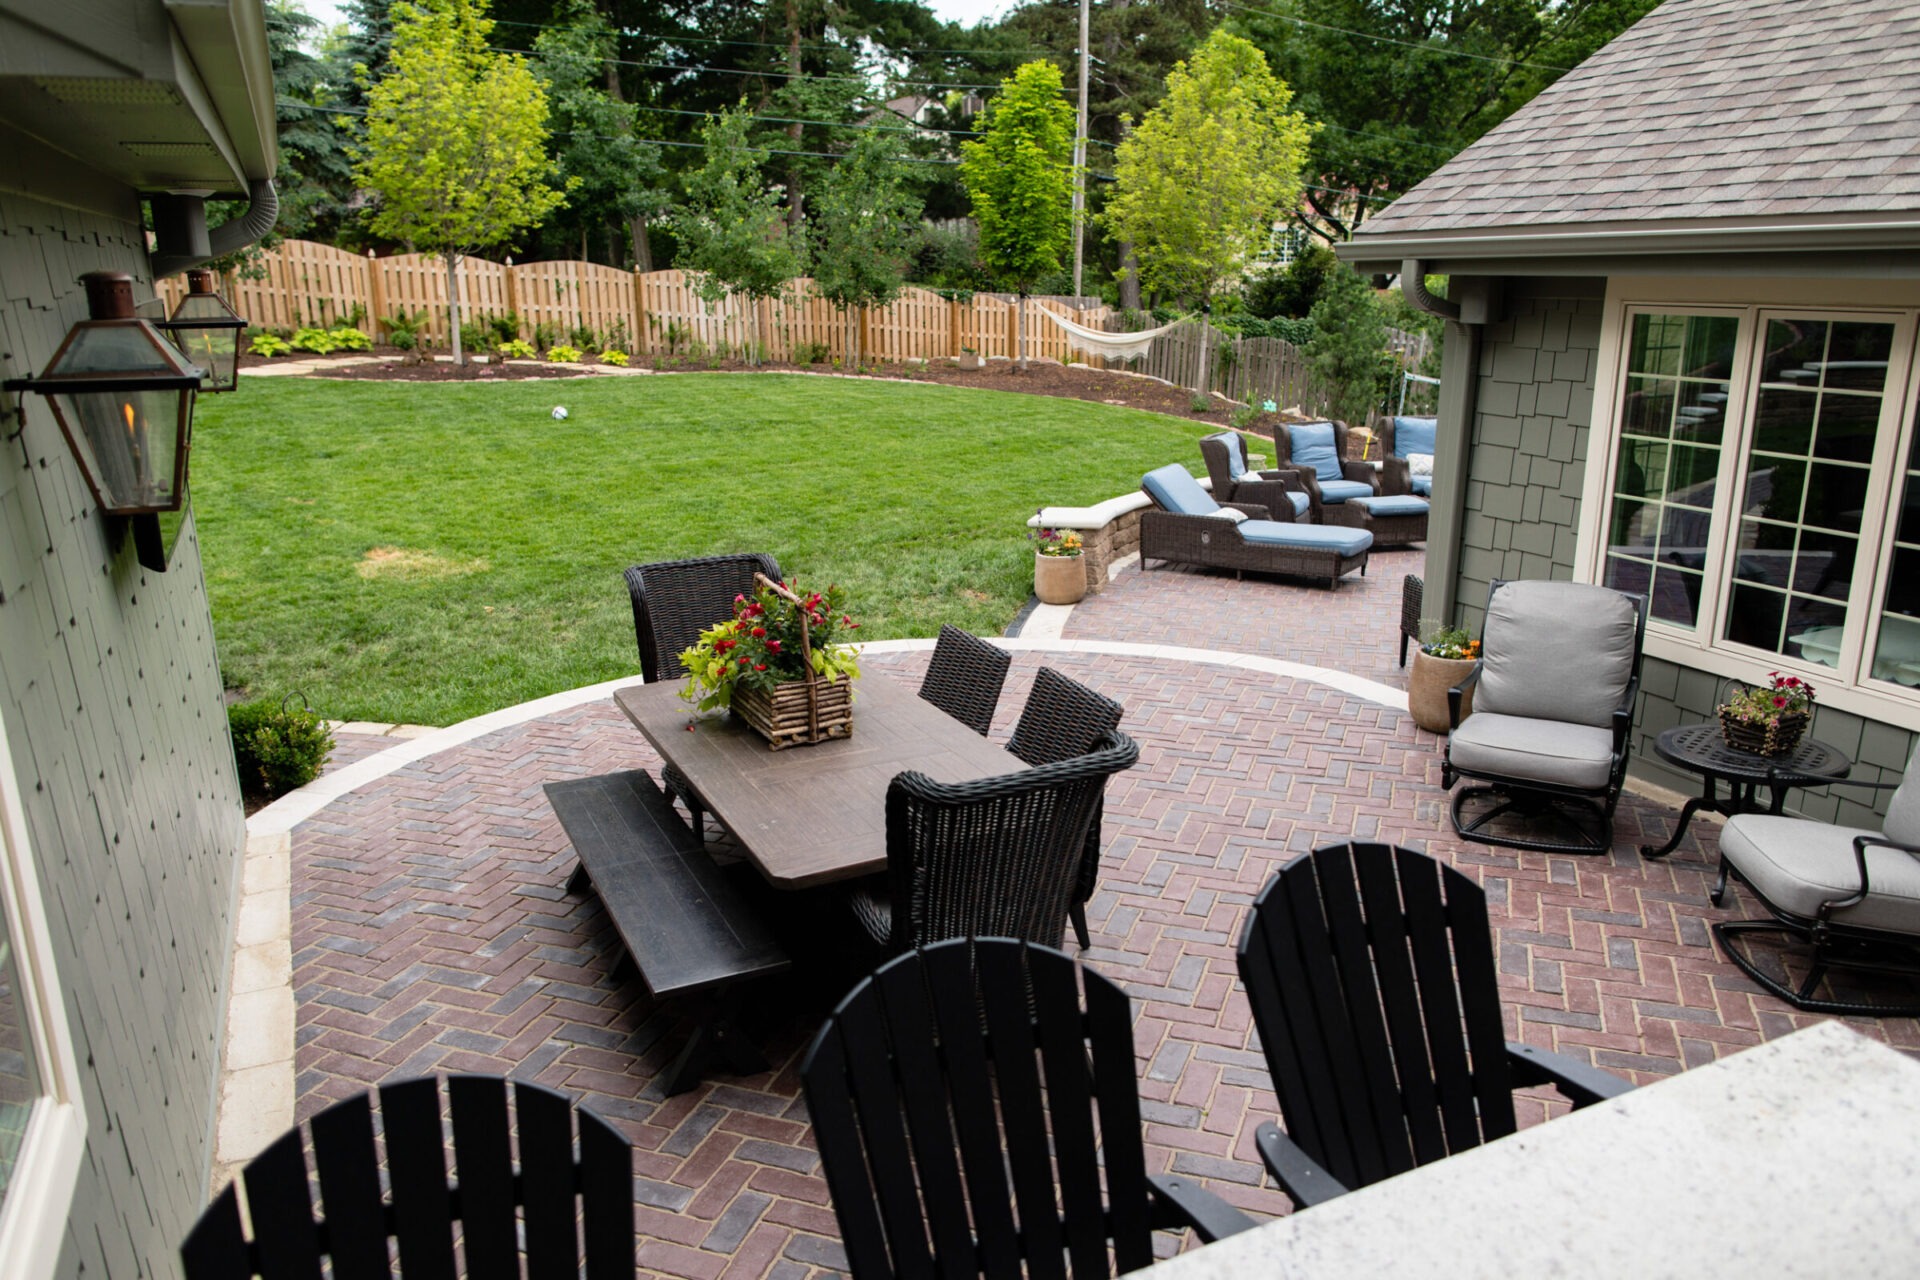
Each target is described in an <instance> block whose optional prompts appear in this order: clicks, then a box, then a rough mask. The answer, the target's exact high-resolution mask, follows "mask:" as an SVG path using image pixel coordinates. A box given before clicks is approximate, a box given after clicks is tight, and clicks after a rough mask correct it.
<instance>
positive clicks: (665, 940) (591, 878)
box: [546, 769, 792, 1094]
mask: <svg viewBox="0 0 1920 1280" xmlns="http://www.w3.org/2000/svg"><path fill="white" fill-rule="evenodd" d="M546 791H547V800H548V802H549V803H550V804H552V805H553V811H554V813H555V814H557V815H558V816H559V818H560V825H561V826H562V827H563V828H565V830H566V833H567V839H569V840H571V841H572V842H573V851H574V852H575V853H576V854H578V855H579V858H580V865H579V867H578V869H576V870H575V871H574V873H573V875H572V876H571V877H570V878H569V879H568V880H567V890H568V892H570V893H572V892H578V891H580V890H581V889H583V888H585V887H587V886H588V885H589V884H591V886H592V887H593V889H594V890H595V892H597V893H598V894H599V895H600V901H601V903H602V904H603V905H604V906H605V907H606V909H607V916H608V917H609V918H610V919H611V920H612V921H613V927H614V928H615V929H617V930H618V931H619V933H620V940H621V942H623V943H625V944H626V948H627V955H628V957H629V958H630V959H631V960H632V961H633V964H634V967H635V968H636V969H638V970H639V971H640V976H641V978H642V979H643V980H644V981H645V982H646V984H647V990H649V991H651V992H652V993H653V994H654V996H655V997H657V998H659V999H666V998H667V997H669V996H675V997H682V998H687V997H692V998H693V999H692V1001H690V1003H692V1004H693V1005H694V1007H696V1008H698V1009H699V1010H700V1012H699V1014H698V1015H697V1016H698V1018H699V1021H698V1025H696V1027H695V1028H694V1032H693V1036H692V1038H691V1039H689V1040H688V1041H687V1046H686V1048H684V1049H683V1050H681V1052H680V1056H679V1057H678V1058H676V1059H675V1060H674V1063H673V1065H672V1066H671V1067H669V1068H668V1069H667V1071H666V1074H665V1075H664V1076H662V1077H661V1087H662V1088H663V1089H664V1090H665V1091H666V1092H667V1093H670V1094H671V1093H681V1092H684V1091H685V1090H687V1089H691V1088H693V1087H694V1086H695V1085H696V1084H699V1083H700V1079H701V1077H702V1075H704V1074H705V1072H706V1069H707V1068H708V1067H709V1066H711V1065H713V1064H714V1063H715V1062H716V1061H717V1062H721V1063H724V1064H725V1065H726V1066H727V1067H728V1068H729V1069H730V1070H732V1071H734V1072H735V1073H737V1074H740V1075H752V1074H753V1073H755V1072H759V1071H765V1070H766V1069H767V1062H766V1059H765V1058H763V1057H762V1056H761V1055H760V1052H759V1050H757V1049H755V1048H754V1046H753V1044H752V1042H751V1041H749V1040H748V1039H747V1038H746V1037H745V1036H744V1035H742V1034H741V1033H740V1031H739V1030H738V1028H737V1027H736V1026H735V1025H734V1015H735V1012H736V1005H737V1000H736V997H735V993H734V990H733V988H734V986H735V984H737V983H739V982H742V981H744V980H746V979H749V978H758V977H763V976H765V975H767V974H773V973H779V972H780V971H781V970H783V969H785V968H787V967H788V965H790V964H791V963H792V961H791V960H789V959H788V957H787V953H786V951H785V950H784V949H782V947H781V946H780V944H779V942H778V941H776V940H775V938H774V936H773V933H772V931H771V930H769V929H768V928H767V927H766V925H765V923H764V922H763V921H762V920H761V919H760V917H759V916H758V914H757V913H755V911H754V910H753V908H752V907H751V906H750V905H749V904H748V903H747V901H746V900H745V899H744V898H743V897H742V896H741V895H740V893H739V892H738V891H737V890H736V889H735V888H734V887H733V885H732V884H731V883H729V882H728V880H727V877H726V874H725V873H724V872H723V871H721V869H720V868H719V867H718V866H716V865H714V862H713V859H712V858H710V857H709V856H708V855H707V852H706V849H705V847H704V845H703V842H702V841H701V839H700V837H699V836H697V835H695V834H694V832H693V830H692V829H691V828H690V827H688V826H687V824H686V823H685V822H684V821H682V820H681V818H680V815H679V814H678V813H676V812H675V811H674V809H673V805H672V802H671V801H669V800H668V799H667V797H666V796H665V795H664V794H663V793H662V792H661V790H660V788H659V786H658V785H657V784H656V783H655V782H654V780H653V779H652V778H650V777H649V776H647V774H646V772H645V771H644V770H641V769H635V770H632V771H630V772H627V773H609V774H603V775H601V776H600V777H597V778H576V779H573V780H571V781H568V782H550V783H548V784H547V787H546Z"/></svg>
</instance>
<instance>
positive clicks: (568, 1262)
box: [180, 1076, 634, 1280]
mask: <svg viewBox="0 0 1920 1280" xmlns="http://www.w3.org/2000/svg"><path fill="white" fill-rule="evenodd" d="M372 1098H373V1095H371V1094H363V1095H361V1096H360V1097H357V1098H349V1099H348V1100H347V1101H345V1102H340V1103H336V1104H334V1105H333V1106H331V1107H328V1108H327V1109H326V1110H325V1111H322V1112H321V1113H320V1114H319V1115H317V1116H315V1117H314V1118H313V1119H312V1120H311V1121H310V1122H309V1123H308V1125H307V1126H306V1128H307V1130H308V1131H309V1132H310V1135H311V1138H312V1142H313V1166H314V1167H313V1172H314V1173H316V1174H317V1175H318V1178H319V1188H320V1203H319V1204H317V1205H316V1204H315V1203H314V1202H313V1199H312V1196H311V1194H310V1190H309V1181H310V1178H309V1171H308V1168H307V1161H306V1157H305V1155H304V1153H303V1151H302V1146H303V1140H304V1139H305V1138H306V1137H307V1136H308V1134H307V1133H303V1132H302V1126H300V1125H295V1126H294V1127H293V1128H292V1129H290V1130H288V1131H287V1133H286V1134H285V1135H284V1136H283V1137H281V1138H280V1139H279V1140H278V1141H276V1142H275V1143H274V1144H273V1145H272V1146H270V1147H268V1148H267V1149H266V1150H265V1151H263V1152H261V1153H260V1154H259V1155H258V1156H256V1157H254V1159H253V1161H252V1162H251V1163H249V1164H248V1165H247V1167H246V1170H245V1171H244V1173H243V1174H242V1175H241V1177H242V1179H243V1180H244V1181H245V1183H246V1187H247V1219H248V1223H247V1226H246V1227H243V1226H242V1223H241V1214H240V1207H239V1201H238V1197H237V1196H236V1195H235V1191H234V1188H233V1187H232V1186H229V1187H228V1188H227V1189H226V1190H225V1191H222V1192H221V1193H220V1195H219V1197H218V1198H217V1199H215V1200H214V1202H213V1204H212V1205H211V1206H209V1208H208V1209H207V1211H206V1212H205V1213H204V1214H202V1215H201V1217H200V1221H199V1222H198V1223H197V1224H196V1225H195V1226H194V1228H193V1230H192V1232H191V1233H189V1234H188V1236H187V1240H186V1243H185V1244H184V1245H183V1246H181V1249H180V1259H181V1262H182V1263H183V1264H184V1267H185V1272H186V1280H247V1278H248V1277H251V1276H261V1277H263V1280H318V1277H319V1276H320V1275H321V1266H322V1263H323V1262H324V1263H325V1264H326V1266H327V1268H328V1271H327V1274H329V1275H330V1276H332V1277H333V1280H374V1278H375V1277H379V1278H381V1280H385V1278H386V1277H389V1276H392V1275H394V1274H396V1273H395V1272H394V1270H393V1268H392V1265H391V1263H390V1260H389V1259H390V1253H389V1244H390V1242H394V1243H397V1244H398V1246H399V1260H400V1267H399V1272H398V1274H399V1275H401V1276H404V1277H407V1278H408V1280H441V1278H444V1280H453V1276H454V1275H455V1269H456V1262H457V1259H456V1255H455V1252H454V1237H455V1235H456V1234H458V1235H459V1236H461V1237H462V1238H463V1244H462V1246H461V1250H460V1253H461V1255H462V1256H464V1259H465V1263H466V1274H467V1276H469V1277H470V1278H471V1280H518V1277H519V1276H520V1275H521V1267H522V1263H523V1260H524V1264H525V1268H526V1270H525V1274H526V1275H528V1276H577V1275H580V1274H581V1272H582V1266H583V1264H584V1268H585V1275H586V1276H587V1278H588V1280H614V1277H624V1278H626V1280H631V1277H632V1276H633V1270H634V1224H633V1147H632V1145H631V1144H630V1143H629V1142H628V1141H627V1140H626V1139H625V1138H624V1137H622V1136H621V1135H620V1134H619V1133H618V1132H617V1131H615V1129H614V1128H613V1126H611V1125H609V1124H608V1123H607V1122H606V1121H604V1120H602V1119H601V1118H600V1117H599V1116H596V1115H594V1114H593V1113H592V1112H591V1111H588V1110H587V1109H586V1108H584V1107H582V1108H579V1109H578V1115H579V1117H580V1126H579V1128H580V1132H579V1144H580V1154H579V1157H578V1159H576V1158H575V1156H574V1124H573V1117H574V1115H575V1113H576V1112H575V1108H574V1105H573V1103H572V1102H571V1101H570V1100H569V1099H568V1098H566V1097H565V1096H564V1095H562V1094H558V1093H555V1092H554V1091H553V1090H551V1089H546V1088H542V1087H541V1086H539V1085H536V1084H528V1083H525V1082H523V1081H518V1080H516V1081H514V1082H513V1111H512V1115H511V1116H510V1115H509V1114H508V1109H507V1082H506V1081H505V1080H503V1079H501V1078H499V1077H497V1076H449V1077H446V1102H447V1104H449V1106H448V1109H449V1110H450V1111H451V1113H452V1118H453V1157H454V1170H453V1177H452V1179H449V1177H448V1170H447V1147H446V1140H445V1137H444V1136H443V1133H442V1126H441V1111H442V1098H441V1091H440V1081H439V1079H438V1078H436V1077H431V1076H430V1077H426V1078H423V1079H419V1080H408V1081H404V1082H402V1083H399V1084H389V1085H382V1086H381V1087H380V1090H379V1098H380V1130H381V1133H382V1135H383V1138H382V1140H381V1145H382V1146H383V1147H384V1150H385V1163H386V1168H387V1181H388V1182H389V1183H390V1184H391V1187H392V1191H391V1193H388V1192H385V1191H383V1190H382V1189H381V1174H380V1169H381V1154H380V1151H379V1150H378V1149H377V1148H376V1146H375V1139H374V1117H373V1101H372ZM510 1135H513V1136H512V1137H510ZM515 1148H517V1150H518V1162H517V1164H516V1161H515ZM248 1228H250V1229H251V1230H250V1232H249V1230H248Z"/></svg>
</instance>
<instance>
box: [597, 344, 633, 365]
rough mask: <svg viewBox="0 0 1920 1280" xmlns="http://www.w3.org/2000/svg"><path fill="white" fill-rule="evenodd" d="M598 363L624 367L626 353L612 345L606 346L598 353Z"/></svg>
mask: <svg viewBox="0 0 1920 1280" xmlns="http://www.w3.org/2000/svg"><path fill="white" fill-rule="evenodd" d="M600 363H601V364H610V365H613V366H614V367H616V368H625V367H626V363H627V353H626V352H624V351H616V350H614V349H613V348H612V347H608V348H607V349H606V350H605V351H602V352H601V353H600Z"/></svg>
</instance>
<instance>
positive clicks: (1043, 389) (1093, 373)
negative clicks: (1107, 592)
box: [240, 347, 1265, 433]
mask: <svg viewBox="0 0 1920 1280" xmlns="http://www.w3.org/2000/svg"><path fill="white" fill-rule="evenodd" d="M356 354H357V355H359V356H360V357H361V358H363V359H364V358H365V356H367V355H374V356H379V357H384V360H383V362H382V363H380V364H354V363H349V361H351V360H352V358H353V356H354V355H356ZM294 358H295V359H299V360H301V361H311V362H317V363H318V364H320V365H322V366H323V368H322V369H320V370H318V371H317V372H318V375H319V376H321V377H327V378H351V379H355V380H361V381H382V382H480V381H500V382H504V381H510V380H516V379H526V378H581V377H590V376H594V375H593V374H592V373H591V368H592V366H591V365H588V364H581V365H566V364H536V363H530V362H521V361H514V362H511V363H508V364H500V365H496V364H483V365H468V366H466V367H465V368H456V367H454V366H453V365H451V364H444V363H441V362H438V361H428V362H426V363H423V364H419V365H411V366H409V365H404V364H401V363H400V362H399V361H400V352H398V351H395V350H394V349H392V348H390V347H376V348H375V349H374V350H373V351H372V352H360V353H347V352H342V353H338V354H335V355H331V356H313V355H306V354H296V356H295V357H294ZM286 363H288V360H287V358H285V357H281V358H279V359H275V360H264V359H261V358H260V357H258V356H243V357H241V361H240V367H241V368H242V369H243V370H244V369H251V368H257V367H259V366H261V365H271V364H286ZM329 365H337V366H338V367H335V368H326V367H324V366H329ZM631 367H633V368H637V369H648V368H650V369H653V370H654V371H656V372H658V373H807V374H816V375H820V376H825V377H870V378H893V379H898V380H901V381H904V382H938V383H941V384H943V385H946V386H958V387H984V388H986V389H988V390H991V391H1014V392H1020V393H1024V394H1026V395H1040V396H1058V397H1061V398H1064V399H1069V400H1091V401H1093V402H1095V403H1098V404H1117V405H1125V406H1127V407H1128V408H1130V409H1144V410H1146V411H1148V412H1150V413H1163V414H1167V415H1169V416H1171V417H1175V418H1187V419H1190V420H1192V421H1194V422H1206V423H1212V424H1214V425H1217V426H1225V425H1226V424H1227V416H1228V414H1230V413H1231V412H1232V411H1233V409H1234V408H1235V406H1234V405H1232V404H1229V403H1228V402H1227V401H1225V400H1222V399H1220V398H1219V397H1217V396H1213V397H1209V398H1208V404H1209V408H1208V409H1207V411H1206V412H1204V413H1196V412H1194V409H1193V405H1194V395H1193V393H1192V392H1191V391H1188V390H1186V389H1185V388H1184V387H1170V386H1167V385H1166V384H1165V383H1162V382H1157V381H1155V380H1153V379H1151V378H1142V377H1136V376H1134V375H1132V374H1128V373H1119V372H1107V371H1104V370H1099V369H1088V368H1085V367H1078V366H1075V367H1069V366H1066V365H1060V364H1056V363H1054V362H1053V361H1050V360H1034V361H1031V362H1029V364H1028V367H1027V369H1026V370H1025V371H1024V372H1022V371H1020V370H1018V369H1016V368H1015V367H1014V364H1013V362H1012V361H1011V360H989V361H987V362H986V364H985V366H984V367H982V368H980V369H977V370H967V369H961V368H960V367H959V366H958V365H956V364H955V363H954V362H953V361H952V360H929V361H925V362H921V361H909V362H905V363H883V364H875V365H867V366H864V367H863V368H862V369H861V371H860V372H859V373H858V374H848V373H841V372H840V371H838V370H836V369H833V368H831V367H830V366H826V365H817V364H816V365H794V364H787V363H784V362H781V361H769V362H768V363H766V364H762V365H759V366H756V367H755V368H752V369H749V368H748V367H747V366H746V365H745V364H743V363H741V362H740V361H739V360H719V361H715V360H711V359H699V360H695V359H692V358H689V357H673V356H658V357H650V356H635V357H633V364H632V366H631ZM1264 416H1265V415H1262V420H1264ZM1245 429H1246V430H1248V431H1251V432H1255V433H1258V432H1260V431H1261V422H1260V421H1255V422H1250V423H1247V424H1246V425H1245Z"/></svg>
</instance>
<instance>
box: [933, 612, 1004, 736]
mask: <svg viewBox="0 0 1920 1280" xmlns="http://www.w3.org/2000/svg"><path fill="white" fill-rule="evenodd" d="M1012 661H1013V658H1012V656H1011V655H1009V654H1008V653H1007V651H1006V650H1005V649H1002V648H1001V647H1000V646H998V645H993V644H988V643H987V642H986V641H985V640H982V639H981V638H980V637H979V636H976V635H974V634H973V633H972V632H970V631H962V630H961V629H960V628H959V627H956V626H954V625H952V624H951V623H942V624H941V626H940V638H939V639H938V640H936V641H935V642H934V645H933V661H932V662H931V663H929V664H928V665H927V674H926V678H925V679H923V680H922V681H921V682H920V696H921V697H923V698H925V699H926V700H927V701H928V702H931V703H932V704H933V705H934V706H936V707H938V708H940V709H941V710H942V711H944V712H946V713H947V714H948V715H950V716H952V717H953V718H954V719H955V720H958V721H959V722H960V723H961V724H963V725H965V726H967V728H969V729H971V730H973V731H974V732H975V733H977V734H979V735H980V736H981V737H983V738H984V737H986V736H987V730H989V729H991V728H993V712H994V708H995V707H997V706H999V705H1000V688H1001V686H1002V685H1004V684H1006V682H1007V667H1008V666H1009V665H1010V664H1011V663H1012Z"/></svg>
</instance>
